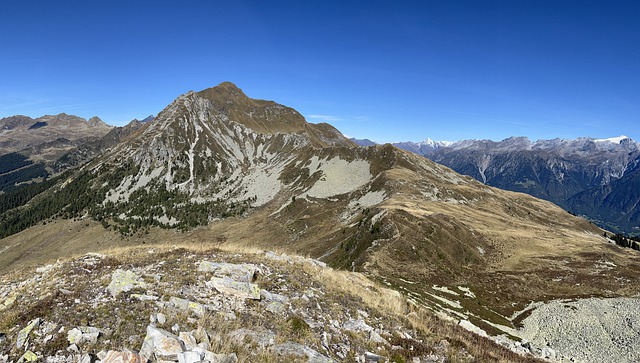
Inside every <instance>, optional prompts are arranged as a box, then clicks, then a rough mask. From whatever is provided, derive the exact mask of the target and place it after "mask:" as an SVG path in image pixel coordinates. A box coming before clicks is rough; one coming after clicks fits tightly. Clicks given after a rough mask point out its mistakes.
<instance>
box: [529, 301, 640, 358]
mask: <svg viewBox="0 0 640 363" xmlns="http://www.w3.org/2000/svg"><path fill="white" fill-rule="evenodd" d="M523 324H524V327H523V328H522V329H521V330H520V331H519V332H518V335H520V336H521V337H522V338H523V339H526V340H528V341H529V342H531V344H532V346H534V347H537V348H539V349H548V348H551V349H553V350H554V351H555V352H556V353H557V355H558V358H560V361H563V362H569V361H573V362H639V361H640V349H638V347H639V346H640V299H639V298H611V299H602V298H589V299H580V300H574V301H571V300H559V301H552V302H549V303H547V304H543V305H541V306H540V307H538V308H537V309H535V310H534V311H533V313H532V314H531V315H530V316H529V317H527V318H526V319H525V320H524V321H523ZM571 359H573V360H571Z"/></svg>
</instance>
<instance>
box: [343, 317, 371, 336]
mask: <svg viewBox="0 0 640 363" xmlns="http://www.w3.org/2000/svg"><path fill="white" fill-rule="evenodd" d="M342 327H343V328H344V330H347V331H350V332H353V333H357V332H370V331H373V328H372V327H371V326H369V325H367V323H365V322H364V320H362V319H357V320H354V319H352V320H348V321H346V322H345V323H344V324H343V325H342Z"/></svg>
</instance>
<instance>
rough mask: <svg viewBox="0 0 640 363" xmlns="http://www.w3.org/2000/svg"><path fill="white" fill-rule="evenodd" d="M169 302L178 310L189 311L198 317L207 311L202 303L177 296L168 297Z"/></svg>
mask: <svg viewBox="0 0 640 363" xmlns="http://www.w3.org/2000/svg"><path fill="white" fill-rule="evenodd" d="M169 303H170V304H172V305H173V306H174V307H176V308H178V309H180V310H184V311H191V312H192V313H194V314H195V315H196V316H198V317H203V316H204V314H206V312H207V309H206V308H205V306H204V305H202V304H200V303H197V302H194V301H191V300H187V299H182V298H179V297H174V296H172V297H171V299H169Z"/></svg>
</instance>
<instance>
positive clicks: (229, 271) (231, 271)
mask: <svg viewBox="0 0 640 363" xmlns="http://www.w3.org/2000/svg"><path fill="white" fill-rule="evenodd" d="M198 271H200V272H213V274H214V275H216V276H218V277H223V276H227V277H229V278H231V279H233V280H236V281H242V282H253V281H254V280H255V279H256V277H257V276H258V273H259V272H260V270H259V269H258V266H256V265H253V264H250V263H243V264H234V263H227V262H210V261H200V262H199V263H198Z"/></svg>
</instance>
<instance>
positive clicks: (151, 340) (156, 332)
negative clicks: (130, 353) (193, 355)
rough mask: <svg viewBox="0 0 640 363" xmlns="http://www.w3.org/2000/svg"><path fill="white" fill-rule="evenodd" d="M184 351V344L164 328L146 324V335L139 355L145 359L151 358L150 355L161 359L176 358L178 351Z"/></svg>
mask: <svg viewBox="0 0 640 363" xmlns="http://www.w3.org/2000/svg"><path fill="white" fill-rule="evenodd" d="M182 352H184V346H183V344H182V342H180V339H178V337H177V336H175V335H174V334H171V333H169V332H168V331H166V330H162V329H158V328H156V327H153V326H151V325H149V326H147V336H146V337H145V338H144V342H143V343H142V348H141V349H140V355H141V356H142V357H144V358H145V359H151V357H152V355H153V354H155V355H156V357H158V358H161V359H163V360H174V361H176V360H178V353H182Z"/></svg>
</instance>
